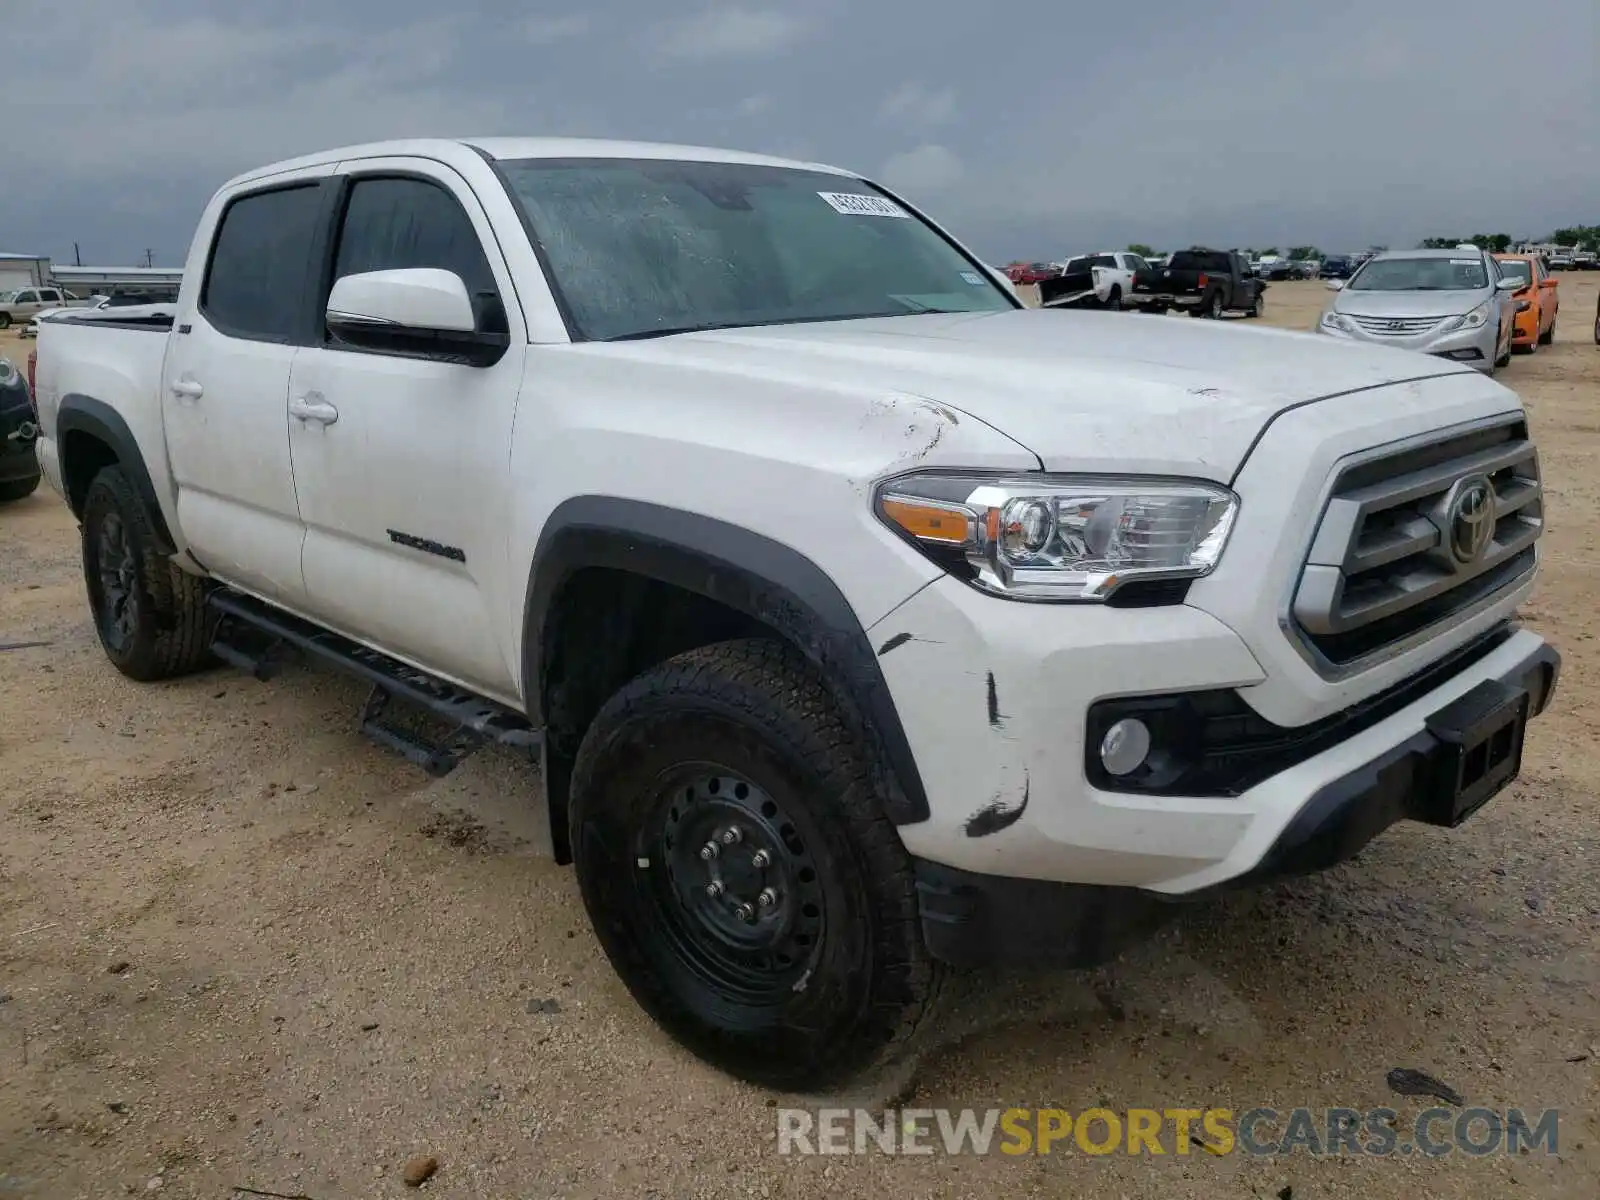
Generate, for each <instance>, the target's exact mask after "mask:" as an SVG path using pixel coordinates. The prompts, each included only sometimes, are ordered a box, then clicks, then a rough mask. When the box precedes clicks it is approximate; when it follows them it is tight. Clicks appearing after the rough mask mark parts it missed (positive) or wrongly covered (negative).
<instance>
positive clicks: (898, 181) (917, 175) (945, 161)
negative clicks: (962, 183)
mask: <svg viewBox="0 0 1600 1200" xmlns="http://www.w3.org/2000/svg"><path fill="white" fill-rule="evenodd" d="M878 174H879V176H880V177H881V178H882V180H883V182H884V183H885V184H887V185H888V186H889V187H891V188H894V189H895V190H896V191H899V192H904V193H905V194H906V196H907V198H908V199H910V200H912V201H913V202H915V200H916V197H917V196H918V195H919V194H923V195H925V194H928V193H931V192H942V191H945V190H946V189H948V188H950V187H951V186H953V185H954V184H955V183H956V182H958V181H959V180H960V179H961V177H962V176H963V175H964V174H966V169H965V168H964V167H963V166H962V165H961V160H960V159H959V158H957V157H956V156H955V154H954V153H952V152H951V151H950V150H948V149H946V148H945V147H944V146H939V145H935V144H932V143H925V144H923V145H921V146H918V147H917V148H916V149H915V150H907V151H906V152H905V153H904V154H896V155H895V156H894V157H893V158H891V159H889V161H888V162H886V163H884V164H883V168H882V170H880V171H879V172H878Z"/></svg>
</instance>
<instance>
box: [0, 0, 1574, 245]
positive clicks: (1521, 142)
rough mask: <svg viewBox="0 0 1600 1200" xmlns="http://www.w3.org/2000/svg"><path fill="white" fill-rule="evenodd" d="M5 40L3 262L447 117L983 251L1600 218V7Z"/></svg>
mask: <svg viewBox="0 0 1600 1200" xmlns="http://www.w3.org/2000/svg"><path fill="white" fill-rule="evenodd" d="M251 10H254V11H251ZM0 35H3V37H4V41H5V45H6V48H7V54H6V93H7V95H8V96H9V97H10V103H9V104H8V105H7V110H8V111H7V115H6V119H5V121H4V122H3V124H0V152H3V161H4V162H5V163H6V164H7V174H6V177H5V185H4V187H0V250H5V251H11V252H18V253H38V254H46V255H51V256H53V257H55V258H56V259H57V261H64V262H71V261H72V246H73V242H74V241H76V242H78V243H80V244H81V247H82V254H83V261H84V262H85V263H86V264H93V265H100V264H114V263H131V262H135V261H140V260H142V259H143V257H144V253H145V250H146V249H147V248H148V249H150V250H152V251H153V252H154V255H155V259H156V262H157V264H158V265H162V264H178V263H181V262H182V260H183V258H184V255H185V253H186V252H187V249H188V244H189V239H190V236H191V233H192V230H193V223H194V220H195V218H196V216H197V215H198V214H199V212H200V209H201V207H202V206H203V204H204V202H205V199H206V197H207V195H208V194H209V193H210V192H211V190H212V189H213V188H215V186H216V185H217V184H218V183H220V182H221V181H222V180H223V179H225V178H227V177H228V176H229V175H231V174H233V173H235V172H237V171H240V170H243V169H246V168H249V167H253V166H257V165H260V164H262V163H266V162H271V161H273V160H276V159H279V158H284V157H288V156H291V155H295V154H299V153H303V152H306V151H310V150H315V149H321V148H324V147H329V146H337V145H343V144H347V143H350V142H355V141H363V140H370V139H376V138H383V137H390V136H409V135H433V134H438V135H445V136H450V135H465V136H470V135H474V134H573V135H583V136H602V137H627V138H639V139H647V140H667V141H678V142H693V143H701V144H712V145H725V146H732V147H736V148H740V149H749V150H757V151H764V152H768V153H777V154H785V155H792V156H796V157H804V158H810V159H818V160H823V161H827V162H832V163H836V164H839V165H841V166H847V167H850V168H853V169H856V170H859V171H861V172H863V173H865V174H867V175H869V176H871V177H875V178H878V179H880V180H882V181H883V182H885V183H887V184H889V185H891V186H894V187H897V188H900V189H902V190H904V192H905V193H906V194H907V195H908V196H909V197H911V198H913V199H915V200H916V201H918V202H919V203H920V204H921V205H922V206H923V207H925V208H926V209H927V210H928V211H930V212H931V213H933V214H934V215H935V216H936V217H938V218H939V219H940V220H942V221H944V222H946V223H947V224H949V225H950V226H951V227H952V228H953V229H954V231H955V232H957V233H958V234H959V235H961V236H962V237H964V238H965V239H966V240H967V241H968V242H970V243H971V244H972V245H973V246H974V247H975V248H976V249H977V250H978V251H979V253H981V254H983V255H985V256H987V257H988V258H989V259H991V260H992V261H1006V260H1009V259H1011V258H1017V257H1056V256H1059V255H1063V254H1066V253H1069V252H1073V251H1081V250H1085V249H1094V248H1098V247H1101V246H1110V245H1118V246H1120V245H1125V244H1127V243H1128V242H1129V241H1139V242H1149V243H1152V244H1154V245H1156V246H1157V247H1160V248H1170V247H1172V246H1174V245H1179V244H1189V243H1193V242H1210V243H1214V244H1223V245H1255V246H1264V245H1269V244H1272V243H1277V244H1280V245H1284V246H1287V245H1289V244H1292V243H1301V242H1312V243H1315V244H1318V245H1320V246H1322V247H1323V248H1324V249H1327V250H1338V249H1356V248H1360V247H1362V246H1365V245H1368V244H1370V243H1373V242H1379V243H1390V244H1394V245H1405V244H1411V243H1414V242H1415V241H1416V240H1417V239H1418V238H1420V237H1423V236H1429V235H1443V236H1448V235H1454V234H1462V235H1466V234H1471V233H1473V232H1497V231H1502V230H1503V231H1505V232H1508V233H1511V234H1512V235H1513V236H1529V235H1542V234H1545V233H1548V232H1549V231H1550V229H1552V228H1554V227H1556V226H1559V225H1565V224H1572V223H1576V222H1583V223H1596V222H1600V132H1597V130H1600V83H1597V73H1600V68H1597V65H1596V64H1597V60H1600V4H1596V2H1595V0H1536V2H1535V3H1531V4H1525V5H1516V4H1506V3H1504V0H1403V2H1402V0H1382V2H1373V0H1339V2H1338V3H1333V4H1323V3H1313V2H1312V0H1205V2H1203V3H1194V2H1193V0H1182V2H1178V0H1140V2H1137V3H1128V2H1125V0H1124V2H1117V3H1108V2H1104V0H1011V2H1010V3H999V4H996V5H994V6H993V7H992V8H990V9H988V10H987V11H986V10H985V7H984V6H982V5H979V4H974V3H971V2H970V0H872V2H871V3H866V2H863V0H857V2H855V3H846V2H844V0H804V3H799V2H797V0H790V3H789V4H788V5H786V6H781V7H780V6H768V5H767V4H766V3H764V0H738V2H734V3H719V2H717V0H570V2H568V0H455V2H454V3H451V4H440V3H437V2H436V0H431V2H430V0H323V2H322V3H312V2H309V0H277V2H276V3H273V4H271V5H268V6H255V5H244V4H239V3H237V2H236V0H229V2H228V3H223V2H222V0H60V2H58V3H55V4H40V5H27V6H20V5H19V6H16V8H15V9H13V10H10V11H5V12H3V13H0Z"/></svg>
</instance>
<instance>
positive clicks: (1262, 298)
mask: <svg viewBox="0 0 1600 1200" xmlns="http://www.w3.org/2000/svg"><path fill="white" fill-rule="evenodd" d="M1266 311H1267V294H1266V293H1265V292H1263V291H1260V290H1257V292H1256V294H1255V298H1254V299H1253V300H1251V301H1250V307H1249V308H1247V309H1245V313H1244V315H1245V316H1247V317H1252V318H1256V319H1259V318H1260V317H1261V316H1263V315H1264V314H1265V313H1266Z"/></svg>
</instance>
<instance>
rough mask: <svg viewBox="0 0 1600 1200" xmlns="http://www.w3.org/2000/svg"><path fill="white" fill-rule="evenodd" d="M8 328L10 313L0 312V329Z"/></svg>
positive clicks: (9, 325) (9, 326)
mask: <svg viewBox="0 0 1600 1200" xmlns="http://www.w3.org/2000/svg"><path fill="white" fill-rule="evenodd" d="M10 328H11V314H10V313H8V312H0V329H10Z"/></svg>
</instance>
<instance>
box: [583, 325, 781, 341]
mask: <svg viewBox="0 0 1600 1200" xmlns="http://www.w3.org/2000/svg"><path fill="white" fill-rule="evenodd" d="M750 324H752V322H748V321H708V322H705V323H703V324H700V325H661V326H658V327H657V328H655V329H635V330H634V331H633V332H632V333H618V334H614V335H612V336H611V337H608V338H601V339H600V340H601V341H603V342H643V341H647V340H649V339H650V338H658V337H672V336H674V335H675V334H679V333H705V332H706V331H708V330H711V329H744V328H747V327H748V326H749V325H750Z"/></svg>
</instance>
